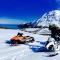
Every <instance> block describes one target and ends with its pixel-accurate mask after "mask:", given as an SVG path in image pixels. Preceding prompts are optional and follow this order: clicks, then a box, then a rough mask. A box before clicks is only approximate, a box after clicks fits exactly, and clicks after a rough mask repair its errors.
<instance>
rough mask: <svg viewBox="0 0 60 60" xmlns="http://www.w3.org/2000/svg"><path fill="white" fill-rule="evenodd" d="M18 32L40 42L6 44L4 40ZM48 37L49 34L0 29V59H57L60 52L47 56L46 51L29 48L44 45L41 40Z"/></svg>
mask: <svg viewBox="0 0 60 60" xmlns="http://www.w3.org/2000/svg"><path fill="white" fill-rule="evenodd" d="M18 32H21V33H23V34H24V35H26V36H27V35H28V36H32V37H34V38H35V41H40V42H34V43H29V44H27V45H24V44H19V45H18V46H10V45H9V44H7V43H6V41H9V40H10V38H11V37H13V36H14V35H16V34H17V33H18ZM48 37H49V36H43V35H38V34H33V33H28V32H24V31H21V30H18V29H17V30H12V29H0V60H44V59H46V60H51V59H52V60H59V59H60V58H59V56H60V54H59V55H57V56H54V57H47V53H46V52H44V51H43V52H34V51H33V50H32V49H31V48H32V47H34V48H35V47H36V48H38V49H39V48H40V47H42V46H44V44H43V42H45V41H47V39H48ZM31 45H32V47H31ZM33 45H34V46H33ZM40 49H42V48H40Z"/></svg>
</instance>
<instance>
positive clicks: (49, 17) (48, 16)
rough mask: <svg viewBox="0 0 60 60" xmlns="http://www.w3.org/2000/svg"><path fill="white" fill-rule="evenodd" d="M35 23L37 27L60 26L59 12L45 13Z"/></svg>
mask: <svg viewBox="0 0 60 60" xmlns="http://www.w3.org/2000/svg"><path fill="white" fill-rule="evenodd" d="M36 23H37V26H49V24H52V23H55V24H59V25H60V10H53V11H50V12H47V13H45V14H44V15H43V16H42V17H41V18H39V19H38V20H37V21H36Z"/></svg>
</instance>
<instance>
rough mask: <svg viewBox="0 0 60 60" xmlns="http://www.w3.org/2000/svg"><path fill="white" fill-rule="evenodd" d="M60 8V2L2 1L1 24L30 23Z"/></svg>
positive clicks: (58, 0)
mask: <svg viewBox="0 0 60 60" xmlns="http://www.w3.org/2000/svg"><path fill="white" fill-rule="evenodd" d="M59 7H60V0H0V23H8V24H19V23H23V22H30V21H33V20H36V19H38V18H40V17H41V16H42V15H43V14H44V13H46V12H49V11H51V10H56V9H60V8H59Z"/></svg>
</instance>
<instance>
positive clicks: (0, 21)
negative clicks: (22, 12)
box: [0, 19, 23, 24]
mask: <svg viewBox="0 0 60 60" xmlns="http://www.w3.org/2000/svg"><path fill="white" fill-rule="evenodd" d="M20 23H23V21H22V20H18V19H0V24H20Z"/></svg>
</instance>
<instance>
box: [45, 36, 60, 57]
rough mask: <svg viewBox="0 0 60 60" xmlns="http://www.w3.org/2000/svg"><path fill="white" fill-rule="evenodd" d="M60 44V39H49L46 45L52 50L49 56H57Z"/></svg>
mask: <svg viewBox="0 0 60 60" xmlns="http://www.w3.org/2000/svg"><path fill="white" fill-rule="evenodd" d="M59 46H60V41H56V40H55V39H54V38H52V37H49V38H48V41H47V42H46V44H45V47H46V48H47V50H48V51H49V52H50V53H49V56H55V55H57V54H58V51H59V49H60V48H59Z"/></svg>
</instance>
